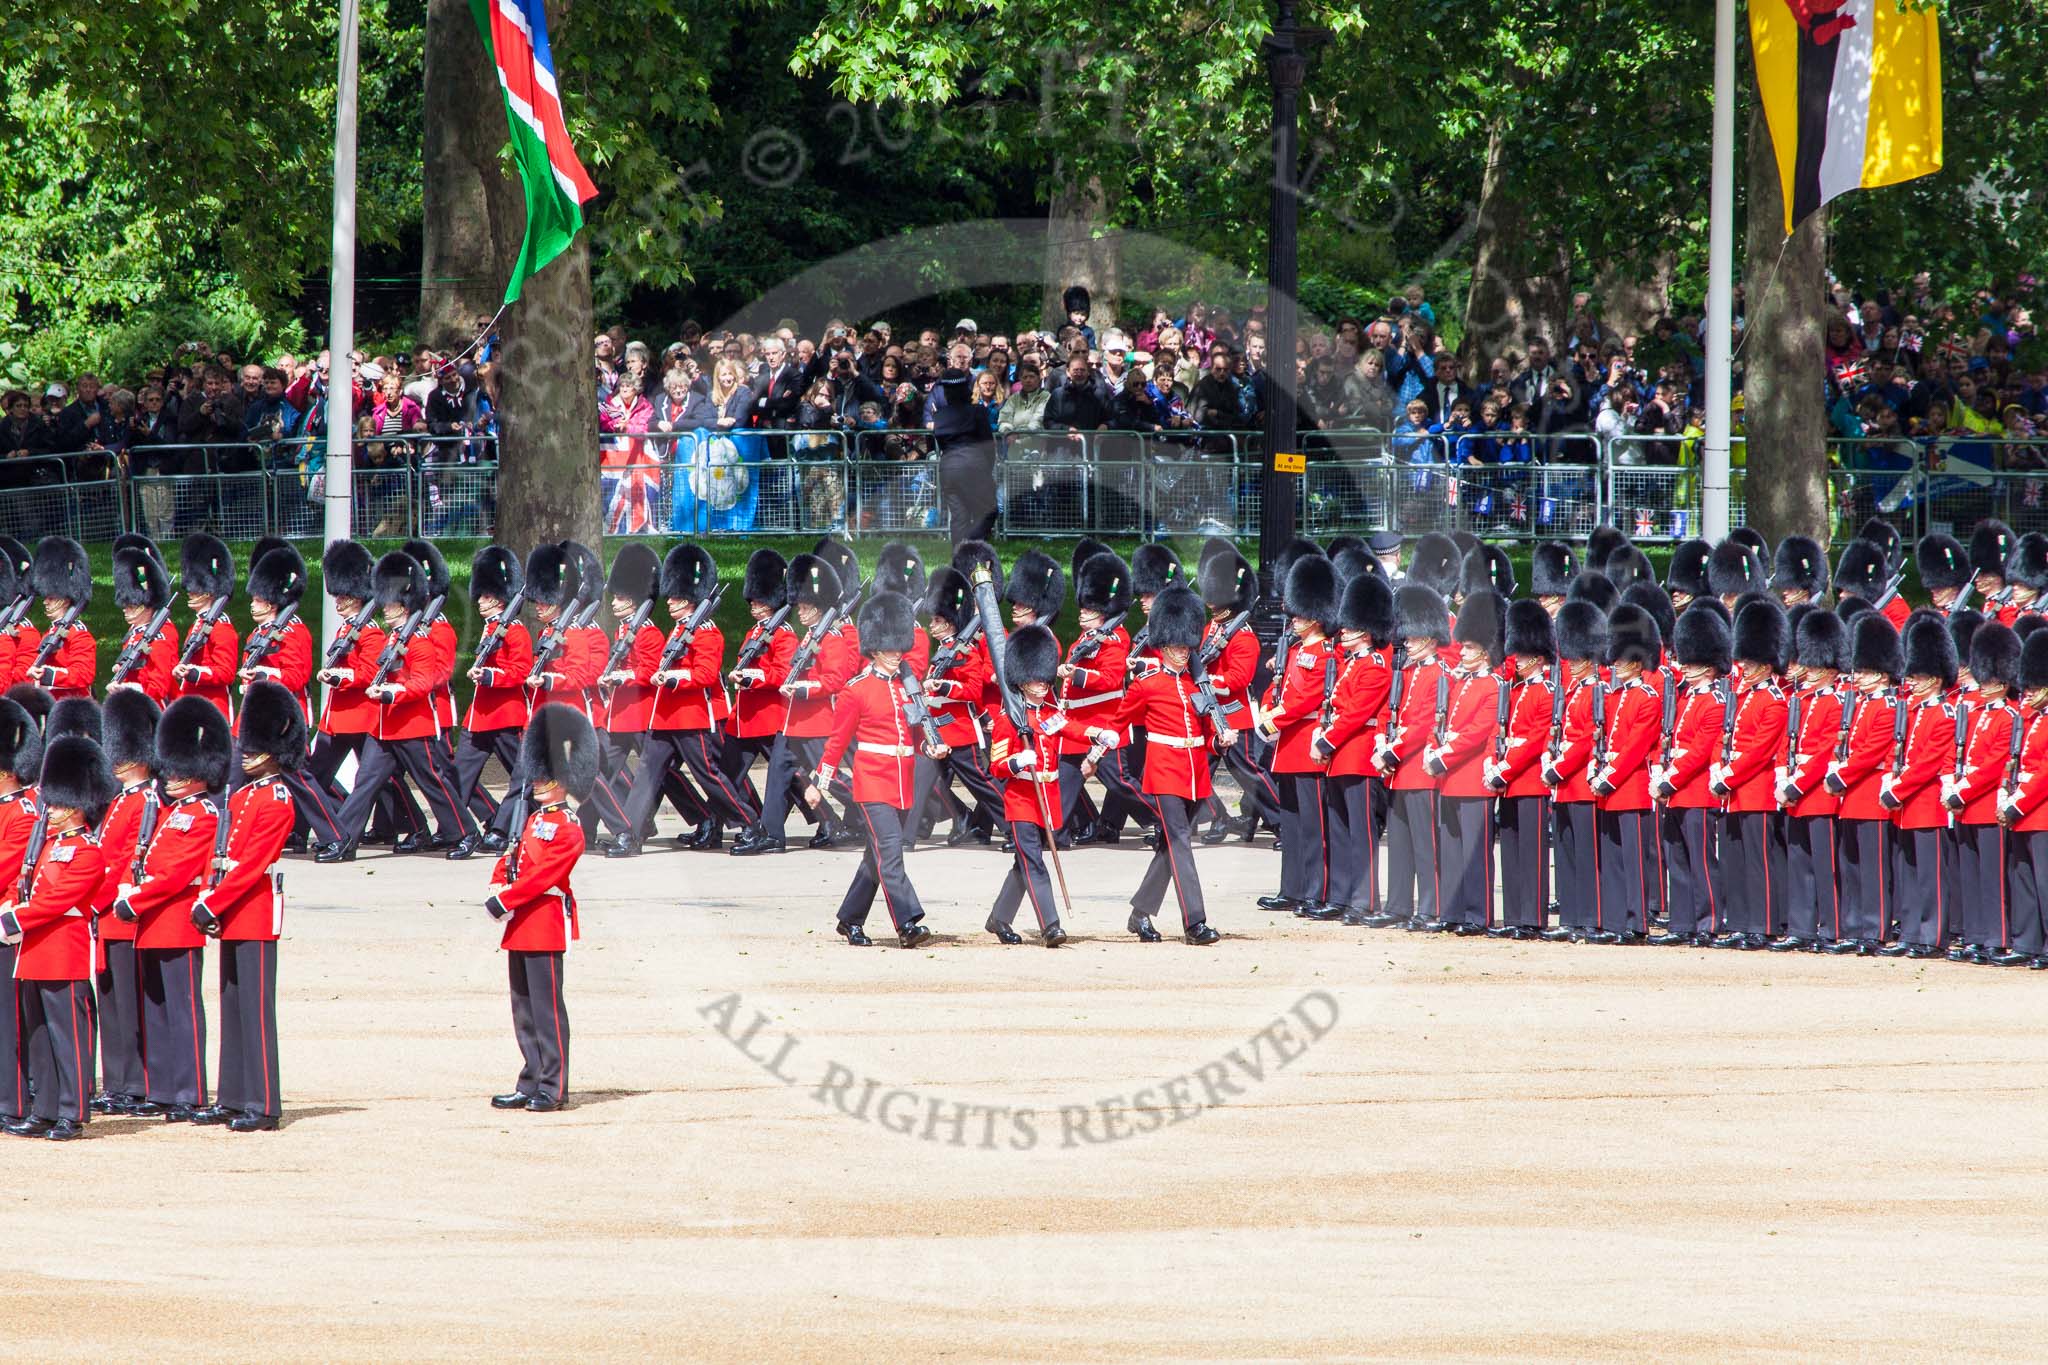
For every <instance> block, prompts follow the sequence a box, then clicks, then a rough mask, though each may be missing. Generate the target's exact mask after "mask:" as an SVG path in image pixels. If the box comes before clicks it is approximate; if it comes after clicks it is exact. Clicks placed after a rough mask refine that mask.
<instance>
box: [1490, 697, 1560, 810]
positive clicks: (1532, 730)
mask: <svg viewBox="0 0 2048 1365" xmlns="http://www.w3.org/2000/svg"><path fill="white" fill-rule="evenodd" d="M1556 695H1557V693H1556V689H1555V688H1554V687H1553V685H1552V683H1551V679H1550V674H1548V673H1546V672H1540V671H1539V672H1538V673H1536V675H1535V676H1533V677H1530V678H1526V679H1517V680H1516V681H1514V682H1512V683H1510V684H1509V685H1508V742H1507V744H1506V745H1505V746H1504V752H1503V753H1502V755H1501V774H1502V776H1503V777H1504V778H1505V785H1504V786H1503V787H1502V789H1501V795H1502V796H1505V797H1507V798H1509V799H1510V800H1512V799H1514V798H1516V797H1522V796H1548V795H1550V788H1548V787H1546V786H1544V785H1543V765H1542V764H1541V763H1540V762H1538V761H1537V760H1538V759H1540V758H1542V757H1543V746H1544V745H1545V744H1547V743H1549V742H1550V701H1551V698H1552V697H1554V696H1556ZM1487 756H1488V757H1489V758H1490V757H1492V754H1491V753H1489V754H1488V755H1487Z"/></svg>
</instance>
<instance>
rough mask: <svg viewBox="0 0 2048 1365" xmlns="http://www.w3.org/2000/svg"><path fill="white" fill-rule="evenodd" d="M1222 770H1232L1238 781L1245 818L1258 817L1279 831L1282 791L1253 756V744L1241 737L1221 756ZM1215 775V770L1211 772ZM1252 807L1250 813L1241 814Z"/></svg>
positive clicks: (1248, 811)
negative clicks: (1242, 798) (1242, 797)
mask: <svg viewBox="0 0 2048 1365" xmlns="http://www.w3.org/2000/svg"><path fill="white" fill-rule="evenodd" d="M1222 760H1223V766H1224V767H1226V768H1228V769H1230V775H1231V776H1232V777H1234V778H1236V779H1237V785H1238V789H1239V790H1240V791H1242V792H1243V793H1244V801H1243V802H1242V803H1241V806H1240V809H1241V811H1242V813H1243V814H1246V815H1255V816H1257V817H1258V818H1259V819H1261V820H1264V821H1265V822H1266V823H1267V824H1269V825H1271V826H1273V828H1275V829H1278V828H1279V827H1280V788H1279V787H1278V785H1277V784H1275V783H1274V781H1273V774H1272V773H1271V772H1269V771H1267V770H1266V768H1265V767H1264V766H1262V765H1261V764H1260V763H1259V761H1258V759H1257V757H1256V756H1255V755H1254V754H1253V752H1252V740H1251V738H1249V737H1247V736H1245V735H1239V736H1238V738H1237V742H1236V743H1235V744H1232V745H1231V746H1230V747H1229V748H1228V749H1225V750H1224V751H1223V754H1222ZM1210 771H1211V772H1212V773H1213V772H1214V771H1215V770H1214V769H1213V768H1212V769H1211V770H1210ZM1243 806H1249V807H1250V809H1249V810H1242V807H1243Z"/></svg>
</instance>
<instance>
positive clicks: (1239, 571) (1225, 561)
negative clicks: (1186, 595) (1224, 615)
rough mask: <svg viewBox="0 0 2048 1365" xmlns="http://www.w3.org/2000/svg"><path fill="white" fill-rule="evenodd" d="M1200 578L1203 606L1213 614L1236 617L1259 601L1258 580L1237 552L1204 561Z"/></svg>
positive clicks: (1215, 556)
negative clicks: (1227, 613)
mask: <svg viewBox="0 0 2048 1365" xmlns="http://www.w3.org/2000/svg"><path fill="white" fill-rule="evenodd" d="M1198 577H1200V579H1201V580H1202V602H1203V604H1204V605H1205V606H1207V607H1208V608H1209V610H1211V611H1227V612H1229V613H1230V614H1231V615H1233V616H1235V615H1236V614H1237V613H1238V612H1241V611H1245V610H1248V609H1249V608H1250V607H1251V605H1252V603H1254V602H1256V601H1258V600H1259V576H1258V575H1257V574H1256V573H1253V572H1252V566H1251V565H1249V564H1247V563H1245V560H1244V556H1243V555H1241V554H1239V553H1237V551H1235V550H1232V551H1231V552H1230V553H1229V554H1227V555H1211V556H1210V557H1209V558H1207V559H1205V560H1203V561H1202V565H1201V570H1200V573H1199V574H1198Z"/></svg>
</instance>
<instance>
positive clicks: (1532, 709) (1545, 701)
mask: <svg viewBox="0 0 2048 1365" xmlns="http://www.w3.org/2000/svg"><path fill="white" fill-rule="evenodd" d="M1555 634H1556V632H1555V628H1554V626H1553V624H1552V622H1551V619H1550V613H1549V612H1546V611H1545V610H1543V604H1542V603H1540V602H1537V601H1536V600H1535V599H1533V598H1527V597H1525V598H1523V599H1521V600H1520V601H1518V602H1515V603H1513V604H1511V605H1510V606H1509V607H1508V623H1507V649H1508V668H1509V669H1510V670H1511V673H1512V676H1513V679H1514V681H1513V683H1512V684H1511V685H1510V687H1509V689H1508V714H1507V723H1506V724H1505V725H1503V726H1502V727H1501V728H1500V735H1499V743H1498V745H1497V747H1496V750H1495V752H1494V753H1493V754H1490V755H1488V758H1487V762H1486V772H1485V776H1486V779H1487V783H1486V785H1487V787H1488V788H1489V789H1490V790H1492V791H1495V792H1497V793H1499V796H1498V797H1497V798H1496V804H1497V806H1498V813H1497V814H1496V816H1495V826H1496V836H1495V837H1496V841H1497V843H1498V845H1499V848H1500V878H1501V882H1500V891H1501V895H1500V902H1501V920H1502V922H1501V923H1500V924H1499V925H1496V926H1495V927H1494V928H1492V929H1490V930H1488V931H1487V932H1488V933H1490V934H1492V935H1493V936H1494V937H1496V938H1515V939H1533V938H1536V937H1537V936H1538V935H1540V934H1541V933H1542V932H1543V929H1544V927H1545V924H1546V922H1547V921H1548V919H1549V916H1550V844H1551V840H1550V788H1549V787H1547V786H1545V785H1544V781H1543V765H1542V763H1541V762H1540V760H1541V759H1542V757H1543V748H1544V744H1545V743H1546V741H1547V740H1548V739H1549V736H1550V717H1551V713H1552V710H1553V708H1552V704H1551V703H1552V698H1553V697H1555V696H1556V695H1557V691H1556V680H1555V678H1554V676H1553V673H1554V670H1555V666H1556V661H1557V643H1556V638H1555Z"/></svg>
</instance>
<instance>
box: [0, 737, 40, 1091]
mask: <svg viewBox="0 0 2048 1365" xmlns="http://www.w3.org/2000/svg"><path fill="white" fill-rule="evenodd" d="M42 768H43V732H42V730H41V728H40V727H39V726H37V724H36V722H35V719H34V717H32V716H30V715H29V713H28V712H27V711H25V710H23V709H22V707H21V704H20V703H19V702H16V701H14V700H12V699H10V698H5V697H0V888H10V887H14V886H16V885H18V884H19V883H20V881H21V873H22V866H23V864H24V862H25V861H26V859H27V854H28V846H29V841H30V840H31V839H32V838H34V836H35V831H36V830H37V829H38V828H43V829H47V826H45V825H43V824H42V822H41V820H40V816H41V808H40V807H39V806H38V805H37V803H36V794H35V792H34V790H32V786H33V784H34V782H35V780H36V777H37V776H38V775H39V774H40V773H41V772H42ZM15 956H16V953H15V945H13V944H11V943H0V1120H7V1119H19V1118H23V1117H26V1116H27V1114H28V1072H27V1071H26V1070H24V1069H23V1068H22V1065H21V1004H20V999H19V996H18V993H17V991H16V989H15V982H14V978H15Z"/></svg>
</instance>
